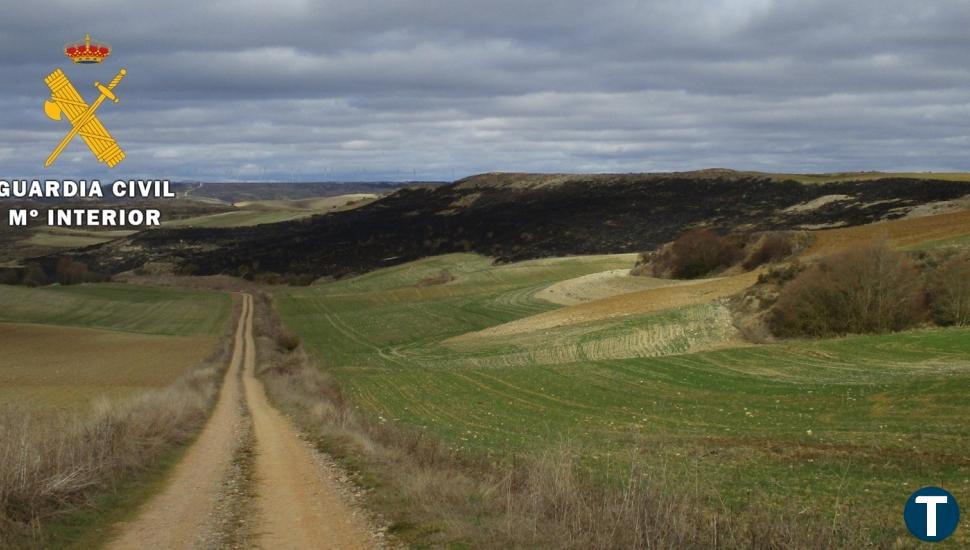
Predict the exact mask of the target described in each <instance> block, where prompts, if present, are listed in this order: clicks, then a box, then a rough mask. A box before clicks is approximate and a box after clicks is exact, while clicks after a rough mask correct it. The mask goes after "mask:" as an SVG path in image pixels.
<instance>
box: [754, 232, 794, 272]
mask: <svg viewBox="0 0 970 550" xmlns="http://www.w3.org/2000/svg"><path fill="white" fill-rule="evenodd" d="M794 251H795V247H794V244H793V243H792V236H791V235H788V234H785V233H781V232H777V231H772V232H769V233H765V234H763V235H762V236H761V237H760V238H759V239H758V240H757V241H755V243H754V244H753V245H751V251H750V252H749V253H748V257H747V258H745V259H744V261H743V262H742V263H741V267H743V268H744V269H745V270H747V271H751V270H752V269H754V268H756V267H758V266H761V265H764V264H767V263H771V262H777V261H778V260H781V259H784V258H787V257H788V256H791V255H792V253H793V252H794Z"/></svg>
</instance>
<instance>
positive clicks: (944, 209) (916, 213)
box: [903, 195, 970, 218]
mask: <svg viewBox="0 0 970 550" xmlns="http://www.w3.org/2000/svg"><path fill="white" fill-rule="evenodd" d="M967 208H970V195H967V196H965V197H961V198H959V199H955V200H952V201H938V202H929V203H926V204H921V205H919V206H917V207H916V208H911V209H909V211H908V212H906V215H905V216H903V217H904V218H921V217H923V216H936V215H938V214H948V213H950V212H957V211H959V210H966V209H967Z"/></svg>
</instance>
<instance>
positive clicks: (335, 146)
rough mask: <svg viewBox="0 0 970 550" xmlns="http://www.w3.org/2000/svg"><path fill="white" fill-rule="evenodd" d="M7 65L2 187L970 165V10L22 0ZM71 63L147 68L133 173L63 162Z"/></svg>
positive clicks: (76, 70) (75, 68) (90, 94)
mask: <svg viewBox="0 0 970 550" xmlns="http://www.w3.org/2000/svg"><path fill="white" fill-rule="evenodd" d="M85 33H91V35H92V37H93V38H94V40H95V41H99V40H100V41H104V42H107V43H109V44H110V45H111V46H112V47H113V53H112V55H111V56H110V57H109V58H108V59H107V60H106V61H105V62H104V63H103V64H102V65H72V64H71V62H70V60H68V59H67V58H66V57H65V56H64V55H63V46H64V44H66V43H67V42H70V41H75V40H82V39H83V37H84V34H85ZM0 49H2V51H3V52H4V54H3V55H0V74H2V75H3V81H2V82H0V130H2V134H0V179H34V178H40V179H44V178H68V179H105V180H110V179H128V178H136V177H137V178H159V179H171V180H178V181H185V180H199V181H324V180H328V181H330V180H334V181H336V180H356V181H362V180H453V179H456V178H461V177H465V176H468V175H471V174H476V173H481V172H490V171H528V172H658V171H681V170H692V169H699V168H708V167H728V168H736V169H744V170H764V171H776V172H831V171H857V170H907V171H909V170H915V171H924V170H934V171H970V154H968V153H970V2H968V1H967V0H952V1H951V0H931V1H927V2H914V1H912V0H906V1H899V0H853V1H851V2H847V1H845V0H819V1H812V0H708V1H702V0H671V1H668V0H660V1H653V0H641V1H634V0H597V1H595V2H591V1H589V0H555V1H552V0H490V1H476V2H468V1H463V0H385V1H367V0H357V1H310V0H259V1H256V0H243V1H233V2H229V1H220V0H214V1H209V0H206V1H200V0H188V1H186V0H166V1H164V2H157V1H154V2H146V3H141V2H134V1H131V0H86V1H84V2H78V1H76V0H70V1H66V0H60V1H55V0H34V1H31V2H19V1H7V2H5V5H4V7H3V11H2V15H0ZM57 67H60V68H63V69H64V70H65V72H66V73H67V74H68V76H69V77H70V78H71V80H72V81H73V82H74V84H75V86H76V87H77V88H78V90H79V91H80V92H81V95H82V96H84V97H85V98H86V100H87V101H89V102H90V101H93V100H94V99H95V98H96V97H97V95H98V94H97V91H96V90H95V89H94V87H93V83H94V81H96V80H98V81H101V82H107V81H110V80H111V78H112V77H113V76H114V74H115V73H116V72H117V71H118V69H120V68H121V67H125V68H126V69H127V70H128V76H127V77H126V78H125V80H124V81H123V82H122V83H121V84H120V85H119V86H118V88H117V89H116V92H117V94H118V97H119V99H120V101H119V103H117V104H115V103H111V102H106V103H105V104H104V105H102V107H101V108H100V110H99V111H98V113H99V114H98V116H99V118H100V119H101V120H102V122H103V123H104V125H105V126H106V127H107V128H108V130H109V131H110V132H111V133H112V135H113V136H114V137H115V138H116V139H117V140H118V142H119V144H120V145H121V147H122V148H123V149H124V150H125V151H126V153H127V156H128V158H127V159H126V160H125V161H124V162H123V163H122V164H121V165H119V166H118V167H117V168H115V169H113V170H108V169H106V168H105V167H104V166H103V165H99V164H98V163H97V162H96V161H95V159H94V157H93V156H92V155H91V154H90V152H89V151H88V150H87V148H86V147H85V146H84V144H83V142H81V141H80V140H75V141H74V142H73V143H72V144H71V145H70V146H69V147H68V149H67V150H66V152H65V153H64V154H63V155H62V156H61V157H60V158H59V159H58V161H57V162H56V163H55V164H54V166H52V167H51V168H49V169H45V168H44V166H43V165H44V160H45V159H46V158H47V155H48V154H49V153H50V151H51V150H53V148H54V147H55V146H56V144H57V143H58V142H59V141H60V140H61V138H62V137H63V136H64V135H65V134H66V133H67V132H68V131H69V130H70V127H69V124H68V123H67V122H66V121H59V122H56V121H52V120H50V119H48V118H47V117H46V116H45V115H44V112H43V102H44V100H45V99H47V98H48V97H49V91H48V90H47V88H46V86H45V85H44V77H45V76H46V75H47V74H48V73H50V72H51V71H52V70H54V69H55V68H57Z"/></svg>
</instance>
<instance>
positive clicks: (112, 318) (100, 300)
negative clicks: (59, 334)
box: [0, 284, 231, 336]
mask: <svg viewBox="0 0 970 550" xmlns="http://www.w3.org/2000/svg"><path fill="white" fill-rule="evenodd" d="M230 303H231V300H230V297H229V296H228V295H226V294H222V293H214V292H201V291H189V290H174V289H167V288H164V289H163V288H150V287H140V286H131V285H121V284H85V285H76V286H55V287H44V288H26V287H17V286H5V285H0V321H7V322H13V323H37V324H45V325H64V326H71V327H84V328H97V329H106V330H114V331H122V332H139V333H144V334H158V335H172V336H217V335H218V334H220V333H221V330H222V325H223V323H224V322H225V319H226V318H227V317H228V315H229V308H230Z"/></svg>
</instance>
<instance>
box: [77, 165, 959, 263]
mask: <svg viewBox="0 0 970 550" xmlns="http://www.w3.org/2000/svg"><path fill="white" fill-rule="evenodd" d="M852 176H853V175H847V176H845V179H838V178H837V177H835V176H825V178H835V179H826V180H825V181H824V184H819V183H815V182H812V183H805V182H803V181H799V179H802V178H809V176H792V177H783V176H775V175H767V174H751V173H739V172H731V171H727V170H713V171H702V172H692V173H683V174H602V175H545V174H483V175H481V176H475V177H472V178H466V179H463V180H460V181H458V182H455V183H454V184H451V185H443V186H430V187H418V188H406V189H400V190H398V191H396V192H395V193H392V194H390V195H387V196H385V197H384V198H382V199H380V200H377V201H375V202H373V203H371V204H369V205H366V206H363V207H361V208H358V209H356V210H352V211H348V212H337V213H332V214H327V215H322V216H314V217H311V218H306V219H302V220H296V221H290V222H283V223H278V224H271V225H260V226H256V227H239V228H224V229H213V228H186V229H161V230H152V231H146V232H142V233H139V234H137V235H133V236H131V237H129V238H127V239H123V240H119V241H113V242H111V243H106V244H104V245H100V246H97V247H92V248H88V249H84V250H82V251H80V252H78V253H76V255H77V256H78V257H80V258H81V259H82V260H84V261H86V262H88V263H89V264H90V265H91V266H92V267H94V268H95V269H98V270H101V271H103V272H107V273H117V272H120V271H124V270H129V269H133V268H136V267H138V266H140V265H142V264H143V263H145V262H146V261H168V262H174V263H175V264H177V265H178V266H179V269H180V270H182V271H183V272H185V273H193V274H216V273H227V274H236V275H246V274H250V273H254V272H274V273H282V274H302V275H312V276H315V277H318V276H334V277H341V276H345V275H349V274H354V273H361V272H366V271H369V270H372V269H374V268H377V267H382V266H388V265H393V264H397V263H402V262H406V261H410V260H414V259H416V258H421V257H425V256H432V255H438V254H444V253H449V252H464V251H471V252H478V253H481V254H484V255H488V256H492V257H494V258H496V259H498V260H500V261H513V260H524V259H529V258H539V257H548V256H564V255H573V254H598V253H614V252H638V251H643V250H648V249H652V248H654V247H656V246H657V245H659V244H662V243H664V242H667V241H670V240H672V239H673V238H675V237H676V236H677V235H679V234H680V233H681V232H683V231H684V230H685V229H687V228H690V227H695V226H702V225H703V226H710V227H713V228H716V229H719V230H722V231H726V230H733V229H737V228H747V229H752V230H757V229H781V228H785V229H788V228H804V229H815V228H821V227H833V226H844V225H861V224H867V223H872V222H875V221H878V220H882V219H893V218H899V217H902V216H905V215H907V214H909V213H911V212H913V211H914V210H915V209H917V208H921V209H923V210H924V211H926V210H927V209H930V210H932V209H933V208H938V207H948V205H950V206H953V205H952V204H951V203H950V202H947V201H955V200H957V199H961V198H963V197H966V196H968V195H970V182H965V181H950V180H942V179H930V178H927V177H922V178H914V177H895V176H883V175H880V176H878V177H874V176H872V175H869V174H866V175H865V177H861V178H858V180H856V179H855V178H853V177H852ZM796 178H797V179H796ZM951 179H952V178H951ZM301 185H302V184H301ZM342 190H346V189H345V188H342ZM313 192H314V193H319V192H320V189H319V188H318V189H315V190H314V191H313Z"/></svg>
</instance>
